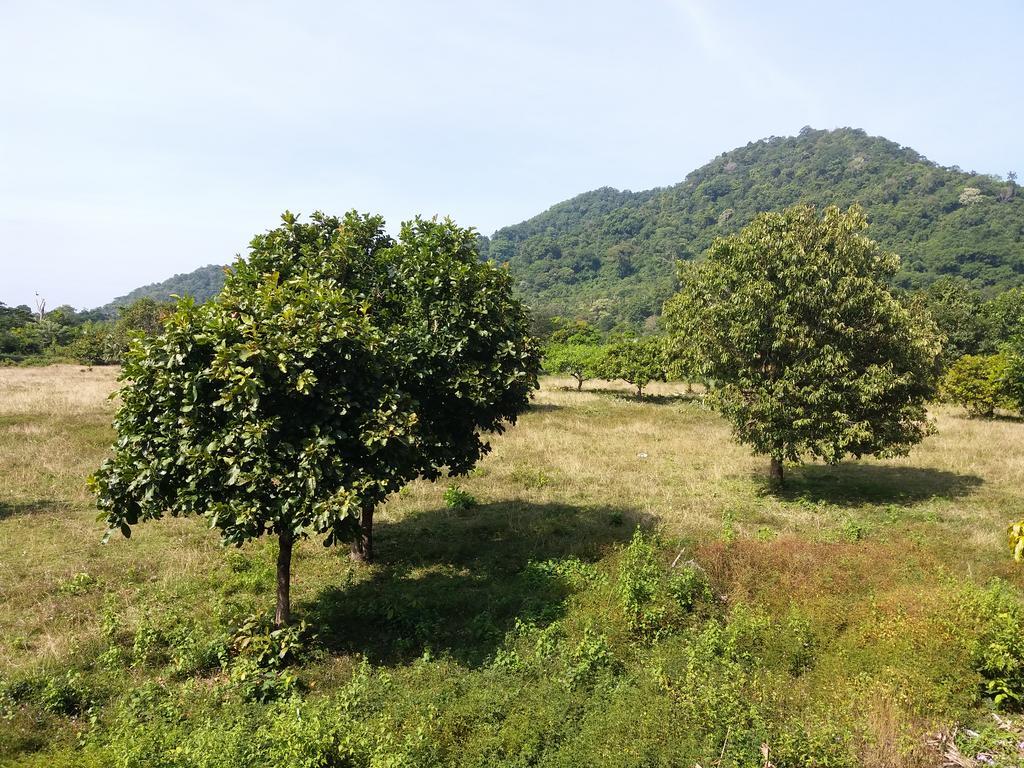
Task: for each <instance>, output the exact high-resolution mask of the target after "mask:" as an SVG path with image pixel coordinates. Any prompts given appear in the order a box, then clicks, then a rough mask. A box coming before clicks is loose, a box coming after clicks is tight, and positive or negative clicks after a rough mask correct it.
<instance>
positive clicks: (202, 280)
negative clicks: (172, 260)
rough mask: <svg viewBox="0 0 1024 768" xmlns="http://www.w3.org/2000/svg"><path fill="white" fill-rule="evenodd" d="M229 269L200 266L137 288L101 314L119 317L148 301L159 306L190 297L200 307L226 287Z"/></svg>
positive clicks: (101, 311) (105, 307) (215, 266)
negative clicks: (128, 309) (130, 307)
mask: <svg viewBox="0 0 1024 768" xmlns="http://www.w3.org/2000/svg"><path fill="white" fill-rule="evenodd" d="M225 273H226V269H225V268H224V267H222V266H218V265H215V264H208V265H207V266H205V267H199V268H198V269H196V270H193V271H192V272H186V273H183V274H178V275H174V276H173V277H169V278H168V279H166V280H164V281H163V282H160V283H152V284H150V285H144V286H142V287H141V288H136V289H135V290H133V291H131V292H130V293H127V294H125V295H124V296H119V297H118V298H116V299H114V300H113V301H111V302H110V303H109V304H106V305H104V306H102V307H100V308H99V309H98V310H97V311H98V312H100V313H102V314H104V315H106V316H108V317H114V316H117V315H118V314H119V313H120V312H122V311H123V309H124V307H127V306H130V305H131V304H134V303H136V302H138V301H139V300H140V299H148V300H151V301H153V302H154V303H157V304H166V303H168V302H172V301H174V300H175V299H176V298H177V297H189V298H191V299H193V300H194V301H195V302H196V303H197V304H203V303H205V302H207V301H209V300H210V299H212V298H213V297H214V296H216V295H217V293H219V292H220V289H221V288H223V287H224V280H225Z"/></svg>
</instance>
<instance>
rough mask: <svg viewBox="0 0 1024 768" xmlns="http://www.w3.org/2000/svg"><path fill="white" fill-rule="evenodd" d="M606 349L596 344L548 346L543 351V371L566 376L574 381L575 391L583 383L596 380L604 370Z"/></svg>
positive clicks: (581, 386) (581, 387) (580, 387)
mask: <svg viewBox="0 0 1024 768" xmlns="http://www.w3.org/2000/svg"><path fill="white" fill-rule="evenodd" d="M606 353H607V348H606V347H603V346H600V345H597V344H574V343H564V344H550V345H548V347H547V349H545V350H544V370H545V371H547V372H548V373H554V374H568V375H569V376H572V377H573V378H574V379H576V389H583V382H585V381H588V380H590V379H593V378H597V377H598V376H599V375H600V373H601V372H602V371H603V370H604V368H603V366H604V358H605V355H606Z"/></svg>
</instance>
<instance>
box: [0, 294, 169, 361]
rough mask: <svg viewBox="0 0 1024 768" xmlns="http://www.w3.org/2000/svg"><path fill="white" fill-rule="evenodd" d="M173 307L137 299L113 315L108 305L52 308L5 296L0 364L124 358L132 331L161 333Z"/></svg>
mask: <svg viewBox="0 0 1024 768" xmlns="http://www.w3.org/2000/svg"><path fill="white" fill-rule="evenodd" d="M170 307H171V304H170V303H167V302H158V301H156V300H155V299H151V298H142V299H136V300H135V301H133V302H132V303H130V304H127V305H125V306H123V307H121V308H120V309H119V310H118V311H117V315H116V317H113V318H111V317H109V316H108V315H107V314H106V313H105V312H104V311H103V310H84V311H81V312H79V311H76V310H75V309H74V308H73V307H69V306H60V307H57V308H56V309H52V310H49V311H47V310H46V307H45V305H44V304H42V303H41V304H40V306H39V307H37V308H36V309H35V310H33V309H32V308H31V307H28V306H26V305H21V306H17V307H8V306H7V305H5V304H3V303H2V302H0V364H12V363H23V364H48V363H59V362H68V363H81V364H83V365H112V364H117V363H120V362H121V359H122V358H123V356H124V353H125V351H126V350H127V349H128V344H129V343H130V341H131V338H132V336H133V335H134V334H136V333H150V334H151V333H156V332H157V331H158V330H159V329H160V324H161V321H162V319H163V317H164V316H165V315H166V314H167V312H168V311H169V309H170Z"/></svg>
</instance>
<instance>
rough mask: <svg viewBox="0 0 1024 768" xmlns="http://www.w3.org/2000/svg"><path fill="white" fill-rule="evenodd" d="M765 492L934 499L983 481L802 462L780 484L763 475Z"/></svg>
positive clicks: (838, 498) (843, 499)
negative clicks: (776, 487) (783, 485)
mask: <svg viewBox="0 0 1024 768" xmlns="http://www.w3.org/2000/svg"><path fill="white" fill-rule="evenodd" d="M762 482H763V484H764V489H765V492H766V493H771V494H773V495H775V496H777V497H778V498H780V499H785V500H787V501H796V500H803V501H811V502H825V503H828V504H836V505H838V506H858V505H860V504H903V505H910V504H918V503H921V502H924V501H928V500H930V499H935V498H945V499H955V498H959V497H962V496H966V495H968V494H970V493H972V492H973V491H974V490H975V489H976V488H978V487H979V486H981V484H982V483H983V482H984V481H983V480H982V479H981V478H980V477H978V476H977V475H961V474H959V473H957V472H949V471H947V470H943V469H931V468H928V467H903V466H892V465H888V464H873V463H861V462H848V463H843V464H804V465H802V466H799V467H795V468H794V469H792V470H791V471H790V472H789V473H788V474H787V476H786V485H785V487H784V488H782V489H775V488H772V487H771V486H770V485H769V483H768V480H767V479H766V478H762Z"/></svg>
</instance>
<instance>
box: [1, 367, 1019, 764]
mask: <svg viewBox="0 0 1024 768" xmlns="http://www.w3.org/2000/svg"><path fill="white" fill-rule="evenodd" d="M115 376H116V372H115V371H114V370H111V369H101V368H96V369H83V368H79V367H77V366H53V367H50V368H6V369H2V368H0V605H2V606H3V609H2V611H0V717H2V719H0V764H11V765H33V766H43V765H76V766H77V765H96V766H100V765H123V766H158V765H159V766H163V765H167V766H193V765H204V766H214V765H217V766H220V765H224V766H228V765H250V764H251V765H281V766H285V765H289V766H290V765H300V766H307V765H308V766H334V765H338V766H340V765H373V766H384V765H389V766H390V765H396V766H397V765H480V766H485V765H517V766H519V765H522V766H526V765H559V766H569V765H573V766H576V765H578V766H585V765H621V766H632V765H680V766H693V765H697V764H699V765H701V766H704V768H707V766H710V765H720V766H727V765H743V766H747V765H761V766H765V765H775V766H777V768H781V767H782V766H787V765H806V766H846V765H850V766H854V765H867V766H924V765H941V764H942V760H943V758H941V757H940V756H939V753H940V751H950V750H960V751H961V752H962V753H963V755H964V760H975V756H977V755H979V754H981V755H982V758H983V759H982V761H981V762H984V760H985V759H987V757H986V756H987V755H992V758H991V759H992V760H994V761H995V762H996V764H1004V765H1018V764H1020V763H1019V758H1020V755H1019V754H1016V753H1015V751H1014V750H1016V749H1017V747H1016V741H1015V740H1014V739H1011V738H1010V737H1009V735H1008V734H1011V732H1010V731H1007V730H1006V729H1005V728H1002V729H1001V728H1000V727H999V725H998V724H997V722H996V720H995V719H994V718H992V717H991V714H990V710H991V708H992V706H993V705H992V703H991V701H990V699H991V698H992V696H993V695H996V694H998V693H1000V692H1002V693H1004V694H1005V696H1004V697H1001V699H1000V701H1001V704H1002V706H1003V707H1004V708H1009V709H1011V710H1012V709H1013V707H1014V706H1015V700H1014V696H1016V695H1018V694H1020V693H1024V637H1022V634H1024V633H1022V631H1021V628H1022V627H1024V614H1022V613H1021V605H1020V598H1019V596H1020V589H1021V587H1022V586H1024V580H1022V571H1021V569H1020V567H1019V566H1017V565H1015V564H1014V563H1013V561H1012V560H1011V559H1010V557H1009V553H1008V549H1007V544H1006V526H1007V523H1008V522H1009V521H1011V520H1013V519H1018V518H1021V517H1024V510H1022V508H1021V488H1024V423H1020V422H1018V421H1015V420H1011V419H1005V420H995V421H983V420H973V419H967V418H965V417H963V416H962V415H961V414H959V413H958V412H956V411H954V410H952V409H948V408H946V407H942V406H939V407H937V408H936V409H935V411H934V417H935V419H936V422H937V426H938V432H937V434H936V435H934V436H932V437H930V438H928V439H927V440H926V441H925V442H924V443H923V444H922V445H921V446H919V447H918V448H917V449H915V450H914V451H913V452H912V453H911V455H910V456H909V457H907V458H905V459H900V460H893V461H874V460H866V461H863V462H858V463H848V464H842V465H839V466H821V465H815V464H808V465H803V466H799V467H793V468H791V469H790V470H789V474H788V482H787V487H786V489H785V490H784V491H781V492H778V493H776V492H773V491H772V490H771V489H770V488H769V487H768V486H767V485H766V482H765V480H764V479H763V475H764V470H765V469H766V467H765V464H766V461H765V460H764V459H761V458H757V457H752V456H751V455H750V454H749V452H748V451H747V450H746V449H744V448H743V447H741V446H738V445H736V444H735V443H734V442H732V440H731V439H730V434H729V430H728V428H727V426H726V425H725V424H724V423H723V422H722V421H721V420H720V419H719V418H718V417H717V416H716V415H715V414H713V413H710V412H708V411H706V410H705V409H703V408H702V406H701V404H700V402H699V399H691V398H687V397H686V396H683V395H682V394H681V393H682V392H683V391H684V389H685V388H684V387H682V386H675V385H671V384H665V385H656V386H654V387H652V389H651V395H652V396H651V397H649V398H648V399H645V400H637V399H635V398H632V397H630V396H629V395H628V393H627V392H626V388H625V386H623V387H622V388H618V387H614V386H611V385H607V386H604V387H602V388H600V389H595V388H590V387H588V390H585V391H583V392H579V393H578V392H575V391H570V390H569V389H568V386H569V384H570V382H569V381H568V380H566V381H561V380H555V379H549V380H546V381H544V384H543V387H542V389H541V391H540V392H539V393H538V394H537V397H536V402H535V405H534V407H533V408H532V409H531V411H530V412H529V413H528V414H527V415H526V416H525V417H524V418H523V419H522V420H521V422H520V424H519V425H517V426H516V427H515V428H514V429H512V430H510V431H509V432H508V433H507V434H506V435H504V436H501V437H500V438H497V439H496V440H495V441H494V451H493V453H492V454H491V455H490V456H488V457H487V458H486V459H485V460H484V461H483V462H482V463H481V464H480V466H479V467H478V468H477V469H476V470H475V471H474V472H473V473H472V474H471V476H469V477H466V478H460V479H457V480H455V481H453V482H456V483H457V484H458V485H459V486H460V487H461V488H462V489H463V490H464V491H466V492H467V493H468V494H470V495H471V496H472V497H473V498H474V499H475V500H476V502H477V504H476V505H473V506H470V507H468V508H458V507H457V505H456V508H452V507H451V506H450V505H446V504H445V502H444V499H443V494H444V492H445V489H446V487H447V483H438V484H434V485H431V484H428V483H416V484H413V485H412V486H410V487H409V488H407V489H406V490H405V491H403V492H402V493H401V494H398V495H397V496H396V497H394V498H393V499H392V500H390V501H389V502H388V504H387V505H386V507H385V508H384V509H383V510H382V511H381V513H380V515H379V520H380V523H379V529H378V531H377V532H376V536H377V542H376V547H377V557H378V562H377V563H376V564H374V565H372V566H356V565H353V564H351V563H349V561H348V559H347V556H346V555H347V553H346V552H344V551H343V550H342V549H340V548H338V549H331V550H328V549H325V548H323V547H322V546H320V545H319V543H317V542H304V543H303V544H302V545H301V546H300V547H299V549H298V551H297V554H296V557H295V560H294V563H293V587H292V590H293V592H292V600H293V605H294V606H295V608H296V614H297V618H299V619H301V620H303V621H305V623H306V629H305V634H304V635H303V636H302V637H301V638H300V637H295V638H284V639H282V638H281V637H274V636H271V635H270V634H268V633H267V632H263V633H262V634H261V633H260V632H261V631H260V630H253V629H252V628H251V627H250V629H249V630H245V629H239V627H242V626H244V625H245V621H246V618H247V617H249V616H251V615H253V614H259V613H261V612H266V611H269V610H270V609H271V608H272V600H273V555H274V547H273V542H270V541H268V542H259V543H256V544H252V545H247V546H246V547H244V548H242V549H240V550H235V549H224V548H222V547H221V546H220V545H219V543H218V540H217V536H216V535H215V534H214V533H212V532H210V531H209V530H207V529H206V527H205V525H204V524H203V522H202V521H198V520H166V521H162V522H159V523H153V524H150V525H144V526H139V527H137V528H136V529H135V531H134V534H133V536H132V538H131V539H130V540H125V539H122V538H120V537H114V538H112V539H111V541H110V543H109V544H107V545H103V544H101V543H100V540H101V537H102V534H103V528H102V524H101V523H98V522H97V521H96V511H95V509H94V507H93V506H92V503H91V499H90V496H89V494H88V492H87V490H86V487H85V478H86V477H87V476H88V474H89V473H90V472H91V471H92V470H93V469H95V467H96V466H97V465H98V464H99V462H100V461H101V460H102V458H103V457H104V455H105V454H106V451H107V446H109V444H110V442H111V441H112V439H113V434H112V431H111V429H110V426H109V424H110V421H111V418H112V415H113V407H114V406H113V403H112V402H111V401H109V400H108V399H107V396H108V394H109V393H110V392H112V391H113V390H114V389H115V387H116V381H115ZM638 527H639V528H640V529H641V530H642V531H643V532H644V533H643V535H641V536H639V537H637V536H635V535H634V532H635V531H636V530H637V528H638ZM246 632H250V633H253V632H254V633H255V634H254V635H251V636H250V639H251V637H255V638H256V640H253V641H252V642H241V641H240V640H239V638H240V637H243V636H246V635H245V633H246ZM314 635H315V637H314ZM291 639H294V641H295V646H294V647H293V648H292V649H291V650H288V649H287V648H282V643H286V642H290V640H291ZM260 643H262V644H263V646H261V647H266V648H270V649H271V650H272V651H273V653H263V654H262V655H260V653H253V652H252V651H251V649H252V648H253V647H255V646H257V645H259V644H260ZM279 651H280V652H281V653H283V654H284V661H281V662H278V661H275V660H272V659H270V657H271V656H276V655H278V652H279ZM285 662H289V663H287V664H286V663H285ZM1016 703H1018V704H1019V702H1016ZM1011 717H1012V715H1011ZM957 726H959V727H960V730H959V731H958V732H957V734H956V736H955V737H953V736H950V737H949V739H948V740H947V743H945V744H944V745H943V746H941V747H936V746H934V745H932V744H929V742H930V741H935V740H936V739H937V738H938V737H937V734H940V733H951V732H952V729H953V728H955V727H957ZM967 726H969V727H970V728H972V729H973V730H971V731H968V730H965V727H967ZM1008 727H1012V726H1008ZM972 733H977V734H978V735H977V736H973V735H971V734H972ZM1014 738H1016V737H1014ZM1015 755H1016V756H1015ZM1015 761H1016V762H1015ZM962 764H963V765H972V764H980V763H977V762H964V763H962Z"/></svg>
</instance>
